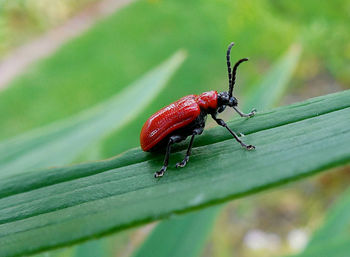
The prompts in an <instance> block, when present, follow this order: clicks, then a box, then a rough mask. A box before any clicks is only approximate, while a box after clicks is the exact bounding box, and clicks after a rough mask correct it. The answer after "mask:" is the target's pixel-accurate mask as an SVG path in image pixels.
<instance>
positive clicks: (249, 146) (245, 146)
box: [211, 114, 255, 150]
mask: <svg viewBox="0 0 350 257" xmlns="http://www.w3.org/2000/svg"><path fill="white" fill-rule="evenodd" d="M211 117H212V118H213V119H214V120H215V121H216V123H217V124H219V125H220V126H222V127H225V128H226V129H227V130H228V131H229V132H230V133H231V135H232V136H233V137H234V138H235V139H236V140H237V142H238V143H240V144H241V146H242V147H244V148H245V149H247V150H254V149H255V146H253V145H246V144H245V143H243V142H242V140H240V139H239V137H238V136H237V134H236V133H235V132H233V131H232V130H231V129H230V128H229V127H228V126H227V124H226V122H225V121H223V120H222V119H218V118H216V115H213V114H212V115H211Z"/></svg>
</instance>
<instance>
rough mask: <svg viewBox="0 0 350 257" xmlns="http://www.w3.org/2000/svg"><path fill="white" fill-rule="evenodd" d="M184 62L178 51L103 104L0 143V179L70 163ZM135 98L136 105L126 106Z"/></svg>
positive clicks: (131, 113) (125, 120)
mask: <svg viewBox="0 0 350 257" xmlns="http://www.w3.org/2000/svg"><path fill="white" fill-rule="evenodd" d="M184 58H185V53H184V52H183V51H178V52H177V53H176V54H174V55H173V56H172V58H170V59H169V60H168V61H167V62H164V63H163V64H162V65H160V66H158V67H157V68H154V70H152V71H151V72H149V73H147V74H146V75H144V76H143V77H142V78H140V79H139V80H138V81H136V82H134V83H133V84H132V85H131V86H129V87H127V88H126V89H124V90H123V91H121V92H119V93H118V94H116V95H114V96H113V97H111V98H110V99H107V100H106V101H104V102H103V103H100V104H99V105H96V106H94V107H92V108H89V109H87V110H85V111H84V112H83V113H80V114H78V115H75V116H73V117H70V118H69V119H66V120H62V121H59V122H56V123H54V124H50V125H49V126H46V127H43V128H40V129H37V130H34V131H30V132H27V133H25V134H24V135H20V136H18V137H15V138H11V139H9V140H6V141H4V142H0V177H1V178H4V177H8V176H12V175H14V174H19V173H21V174H23V173H24V172H25V171H28V170H30V169H33V168H43V167H52V166H58V165H64V164H69V163H71V162H73V161H74V160H75V159H76V158H77V156H79V155H80V154H82V153H83V152H84V151H86V150H87V148H88V147H92V145H93V144H98V143H99V142H100V141H101V139H102V138H103V137H104V136H106V135H108V134H109V133H112V132H113V131H114V130H117V129H119V128H121V127H123V126H124V127H125V126H127V125H128V122H130V121H131V120H132V119H133V118H134V117H135V116H137V115H138V113H140V112H141V111H142V109H143V108H145V107H146V106H147V105H149V104H150V102H152V99H154V98H155V96H156V95H157V94H158V93H159V92H160V91H161V90H162V89H163V88H164V86H165V85H166V83H167V82H168V80H169V78H170V77H171V75H172V74H173V73H174V72H175V70H176V69H177V68H178V67H179V65H180V64H181V63H182V62H183V60H184ZM135 98H136V99H138V101H137V102H135V103H134V104H133V105H130V106H128V104H129V103H130V102H133V101H134V99H135ZM116 110H118V111H116ZM95 148H96V146H95Z"/></svg>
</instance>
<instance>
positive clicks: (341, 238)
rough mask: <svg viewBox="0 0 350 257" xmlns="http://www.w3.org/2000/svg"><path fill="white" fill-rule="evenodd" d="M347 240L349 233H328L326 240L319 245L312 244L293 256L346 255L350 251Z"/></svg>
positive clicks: (342, 256) (337, 256)
mask: <svg viewBox="0 0 350 257" xmlns="http://www.w3.org/2000/svg"><path fill="white" fill-rule="evenodd" d="M349 241H350V240H349V233H348V234H347V235H336V234H335V235H333V234H332V235H328V240H327V241H325V242H323V243H322V244H319V245H314V246H313V247H311V248H309V249H308V250H307V251H305V252H303V253H301V254H298V255H295V256H294V257H315V256H321V257H323V256H325V257H328V256H332V257H348V256H349V252H350V244H349Z"/></svg>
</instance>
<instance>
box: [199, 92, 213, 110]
mask: <svg viewBox="0 0 350 257" xmlns="http://www.w3.org/2000/svg"><path fill="white" fill-rule="evenodd" d="M195 101H196V102H197V104H198V105H199V107H200V108H201V109H202V110H208V109H214V110H215V109H216V108H217V106H218V92H217V91H214V90H213V91H209V92H204V93H202V94H200V95H197V96H196V98H195Z"/></svg>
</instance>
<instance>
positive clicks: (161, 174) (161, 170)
mask: <svg viewBox="0 0 350 257" xmlns="http://www.w3.org/2000/svg"><path fill="white" fill-rule="evenodd" d="M165 171H166V167H164V166H163V167H162V168H161V169H160V171H157V172H156V173H154V177H155V178H160V177H163V175H164V172H165Z"/></svg>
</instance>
